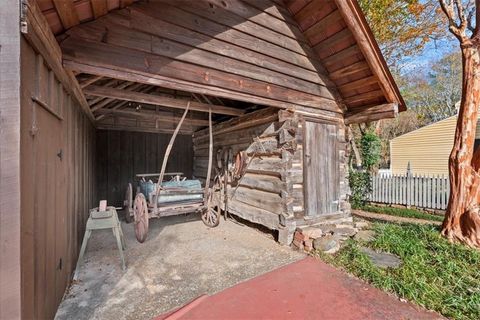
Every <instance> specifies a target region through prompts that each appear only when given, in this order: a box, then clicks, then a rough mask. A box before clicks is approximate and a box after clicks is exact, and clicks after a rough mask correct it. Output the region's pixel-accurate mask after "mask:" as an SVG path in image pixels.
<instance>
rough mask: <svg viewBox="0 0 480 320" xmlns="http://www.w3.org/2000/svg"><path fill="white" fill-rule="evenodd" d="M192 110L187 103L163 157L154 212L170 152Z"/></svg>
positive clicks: (155, 207)
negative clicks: (189, 110) (189, 111)
mask: <svg viewBox="0 0 480 320" xmlns="http://www.w3.org/2000/svg"><path fill="white" fill-rule="evenodd" d="M189 108H190V101H189V102H188V103H187V107H186V108H185V112H184V113H183V116H182V119H180V122H179V123H178V125H177V127H176V128H175V132H174V133H173V135H172V138H171V139H170V142H169V143H168V146H167V150H166V151H165V155H164V156H163V163H162V169H161V170H160V175H159V176H158V183H157V188H156V192H155V198H154V201H155V203H154V211H155V212H156V211H157V207H158V200H157V199H158V194H159V192H160V188H161V186H162V180H163V175H164V174H165V168H166V167H167V161H168V156H169V155H170V151H171V150H172V147H173V143H174V142H175V138H176V137H177V134H178V131H180V128H181V127H182V123H183V120H185V117H186V116H187V113H188V109H189Z"/></svg>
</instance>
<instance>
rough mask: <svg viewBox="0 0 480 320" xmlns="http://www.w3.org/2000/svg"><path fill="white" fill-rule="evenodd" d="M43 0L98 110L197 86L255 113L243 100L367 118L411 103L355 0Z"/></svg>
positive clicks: (219, 102)
mask: <svg viewBox="0 0 480 320" xmlns="http://www.w3.org/2000/svg"><path fill="white" fill-rule="evenodd" d="M36 2H37V4H38V8H39V11H41V13H42V14H43V16H44V17H45V18H46V21H47V22H48V26H49V27H50V29H51V31H52V32H53V34H55V35H56V37H57V40H58V41H59V43H60V46H61V54H62V58H63V64H64V66H66V67H67V68H68V69H70V70H72V71H74V73H75V74H76V78H77V80H78V82H79V86H80V89H81V90H82V91H83V94H84V95H85V96H86V98H87V103H88V105H89V107H90V110H89V112H91V114H93V115H94V117H95V118H96V119H97V121H99V120H101V119H102V118H105V117H106V116H108V115H113V114H114V113H116V116H121V115H119V112H122V111H121V110H123V109H124V108H125V105H127V104H128V102H127V101H130V102H132V101H133V102H135V103H142V104H147V105H151V106H155V105H156V106H167V107H169V108H172V107H173V108H176V109H182V108H184V107H185V104H186V101H187V100H189V99H192V96H189V95H192V94H193V96H194V98H195V99H196V102H195V104H196V110H197V111H202V110H203V111H205V110H208V108H213V110H212V111H213V112H214V113H218V114H224V115H238V114H241V113H243V112H244V110H242V109H243V108H244V107H245V106H240V107H239V106H238V104H237V103H235V102H234V101H244V102H248V103H251V104H257V105H269V106H276V107H282V108H289V107H298V108H301V107H307V108H319V109H322V110H325V111H326V112H329V113H330V114H342V113H346V116H347V117H350V118H352V119H355V120H356V121H362V120H365V119H367V118H368V119H371V120H376V119H377V118H383V117H388V116H392V115H393V113H394V111H395V110H393V109H392V105H395V106H398V109H399V111H403V110H405V103H404V101H403V99H402V97H401V95H400V93H399V91H398V88H397V86H396V84H395V82H394V81H393V79H392V76H391V74H390V72H389V70H388V68H387V66H386V63H385V61H384V58H383V56H382V55H381V52H380V50H379V48H378V45H377V43H376V41H375V39H374V37H373V35H372V32H371V30H370V28H369V27H368V24H367V22H366V20H365V18H364V16H363V14H362V12H361V10H360V8H359V6H358V4H357V2H356V1H355V0H285V1H281V0H198V1H186V0H177V1H167V0H153V1H148V2H147V1H142V0H140V1H134V0H36ZM33 5H35V4H32V6H33ZM92 21H93V22H92ZM175 100H177V101H175ZM119 104H120V105H121V106H120V107H118V105H119ZM207 106H208V107H207ZM147 109H148V108H147ZM194 109H195V107H194ZM169 110H171V109H169ZM392 110H393V111H392ZM124 111H128V110H124ZM157 111H158V110H157ZM123 113H125V112H123ZM123 116H127V114H126V113H125V114H123ZM171 116H172V117H175V116H176V115H175V114H172V115H171ZM198 120H200V121H199V122H197V123H198V124H200V123H202V124H203V122H204V118H203V117H202V114H201V113H199V116H198ZM202 120H203V122H202Z"/></svg>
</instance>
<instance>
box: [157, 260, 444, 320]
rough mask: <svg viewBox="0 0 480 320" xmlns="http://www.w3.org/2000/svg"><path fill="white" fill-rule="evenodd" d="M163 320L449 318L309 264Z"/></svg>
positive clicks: (240, 287) (303, 262)
mask: <svg viewBox="0 0 480 320" xmlns="http://www.w3.org/2000/svg"><path fill="white" fill-rule="evenodd" d="M160 319H165V320H167V319H168V320H174V319H192V320H193V319H210V320H217V319H218V320H220V319H230V320H234V319H302V320H307V319H322V320H329V319H332V320H333V319H335V320H336V319H342V320H349V319H351V320H358V319H362V320H384V319H389V320H394V319H398V320H400V319H402V320H403V319H416V320H420V319H444V318H442V317H441V316H440V315H438V314H436V313H433V312H428V311H426V310H423V309H420V308H419V307H416V306H414V305H412V304H410V303H403V302H401V301H399V300H398V299H396V298H395V297H393V296H390V295H388V294H386V293H385V292H383V291H380V290H378V289H376V288H374V287H372V286H370V285H367V284H365V283H364V282H362V281H360V280H358V279H356V278H353V277H350V276H349V275H347V274H345V273H343V272H342V271H340V270H337V269H335V268H333V267H331V266H329V265H327V264H325V263H323V262H321V261H319V260H317V259H314V258H305V259H303V260H301V261H299V262H295V263H292V264H290V265H288V266H285V267H282V268H279V269H277V270H275V271H272V272H269V273H267V274H265V275H262V276H259V277H257V278H255V279H252V280H249V281H246V282H243V283H241V284H239V285H237V286H234V287H232V288H229V289H227V290H225V291H223V292H220V293H218V294H216V295H213V296H210V297H207V296H204V297H200V298H199V299H197V300H195V301H193V302H192V303H191V304H189V305H187V306H185V307H184V308H180V309H178V310H176V311H174V312H173V313H169V314H164V315H162V316H159V317H158V318H157V320H160Z"/></svg>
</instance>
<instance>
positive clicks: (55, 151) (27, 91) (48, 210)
mask: <svg viewBox="0 0 480 320" xmlns="http://www.w3.org/2000/svg"><path fill="white" fill-rule="evenodd" d="M20 109H21V143H20V150H21V158H20V165H21V221H22V225H21V266H22V267H21V276H22V317H23V318H25V319H46V318H53V317H54V315H55V312H56V310H57V306H58V304H59V303H60V301H61V299H62V297H63V294H64V292H65V289H66V287H67V285H68V283H69V281H70V275H71V273H72V271H73V269H74V268H75V263H76V260H77V256H78V252H79V249H80V245H81V241H82V238H83V232H84V230H85V223H86V219H87V218H88V210H89V208H92V207H93V206H94V205H95V202H94V201H95V186H96V183H95V178H96V170H95V162H94V157H95V137H96V133H95V128H94V127H93V125H92V123H91V122H90V121H89V119H88V118H87V116H86V115H85V113H84V112H83V111H82V110H81V108H80V106H79V105H78V103H77V102H76V100H74V99H73V98H72V96H70V95H69V94H68V93H67V91H66V90H65V87H64V86H63V85H62V83H61V82H60V81H59V80H58V77H57V75H56V74H55V73H54V72H53V71H52V69H51V68H50V67H49V66H47V63H46V61H44V59H43V57H42V55H40V54H39V53H37V52H36V51H35V50H34V49H33V48H32V47H31V46H30V44H29V43H28V42H27V41H25V40H22V43H21V106H20Z"/></svg>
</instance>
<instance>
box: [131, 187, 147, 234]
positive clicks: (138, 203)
mask: <svg viewBox="0 0 480 320" xmlns="http://www.w3.org/2000/svg"><path fill="white" fill-rule="evenodd" d="M133 216H134V219H135V236H136V237H137V240H138V242H140V243H143V242H144V241H145V239H146V238H147V233H148V207H147V201H146V200H145V196H144V195H143V193H138V194H137V195H136V196H135V202H134V203H133Z"/></svg>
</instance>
